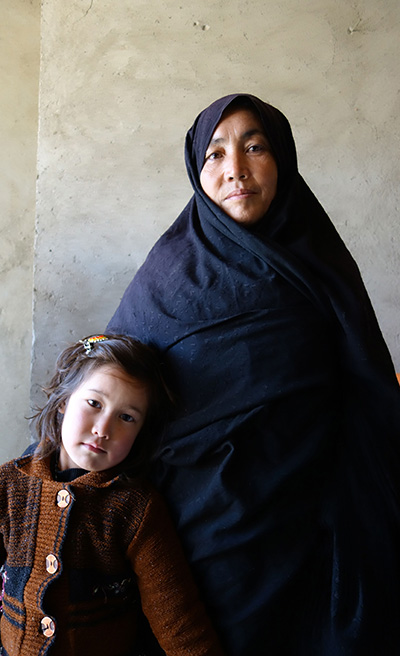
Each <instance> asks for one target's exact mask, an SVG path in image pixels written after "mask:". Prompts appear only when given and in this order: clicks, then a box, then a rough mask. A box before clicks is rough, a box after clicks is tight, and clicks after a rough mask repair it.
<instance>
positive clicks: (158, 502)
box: [0, 456, 222, 656]
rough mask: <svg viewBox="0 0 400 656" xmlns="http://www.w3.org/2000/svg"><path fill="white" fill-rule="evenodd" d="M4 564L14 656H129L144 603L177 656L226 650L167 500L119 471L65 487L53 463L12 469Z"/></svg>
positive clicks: (2, 506)
mask: <svg viewBox="0 0 400 656" xmlns="http://www.w3.org/2000/svg"><path fill="white" fill-rule="evenodd" d="M0 561H1V562H2V563H4V566H3V616H2V618H1V639H2V643H3V650H4V652H3V653H6V654H7V655H8V656H26V655H28V654H29V656H31V655H32V656H33V655H36V654H40V655H41V656H42V655H43V656H44V655H45V654H48V653H50V654H51V656H53V655H54V656H76V655H78V654H82V655H84V656H90V655H92V654H93V655H94V654H95V655H96V656H98V655H99V654H104V655H105V656H123V655H124V656H126V655H127V654H129V653H132V649H133V647H134V644H135V637H136V632H137V612H138V608H139V604H140V601H141V604H142V607H143V610H144V612H145V614H146V616H147V618H148V620H149V622H150V625H151V627H152V630H153V632H154V634H155V636H156V637H157V639H158V641H159V643H160V645H161V646H162V647H163V649H164V650H165V652H166V653H167V654H168V655H169V656H188V655H193V656H201V655H202V656H203V655H206V654H207V655H209V656H221V654H222V650H221V648H220V646H219V642H218V640H217V637H216V635H215V633H214V631H213V629H212V628H211V624H210V622H209V620H208V618H207V617H206V614H205V610H204V607H203V605H202V603H201V602H200V600H199V598H198V594H197V590H196V588H195V586H194V583H193V581H192V578H191V574H190V572H189V568H188V566H187V564H186V562H185V559H184V556H183V553H182V550H181V547H180V544H179V542H178V539H177V537H176V534H175V531H174V529H173V527H172V524H171V521H170V519H169V518H168V514H167V511H166V508H165V506H164V504H163V502H162V499H161V498H160V496H159V495H158V494H157V493H156V492H155V490H153V489H152V488H151V486H150V485H147V484H143V485H136V486H133V485H132V484H130V483H127V482H125V481H124V480H123V479H122V478H121V476H120V475H119V474H118V472H117V471H116V470H115V469H114V470H108V471H105V472H98V473H97V472H90V473H87V474H85V475H82V476H80V477H79V478H76V479H75V480H74V481H73V482H72V483H60V482H58V481H55V480H54V478H53V476H52V474H51V468H50V462H49V459H45V460H37V459H36V458H34V457H33V456H25V457H22V458H19V459H17V460H15V461H12V462H9V463H6V464H5V465H2V466H1V467H0ZM139 597H140V601H139Z"/></svg>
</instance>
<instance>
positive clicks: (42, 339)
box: [21, 0, 400, 401]
mask: <svg viewBox="0 0 400 656" xmlns="http://www.w3.org/2000/svg"><path fill="white" fill-rule="evenodd" d="M21 4H22V3H21ZM399 30H400V4H399V2H398V0H354V1H353V2H350V3H349V2H348V0H308V2H303V3H302V2H300V1H299V0H281V1H280V2H279V3H277V2H275V1H273V0H247V1H246V0H241V2H238V1H237V0H230V1H229V2H228V1H227V0H221V2H218V3H216V2H214V0H203V1H202V0H200V1H199V0H186V1H185V2H177V1H175V0H174V1H173V0H156V1H155V2H148V0H129V1H128V0H119V2H115V1H114V0H69V2H65V1H64V0H43V1H42V26H41V40H42V52H41V87H40V130H39V146H38V176H39V177H38V187H37V210H36V230H37V238H36V248H35V262H34V292H33V308H34V309H33V313H34V316H33V321H34V351H33V353H34V357H33V375H32V399H33V400H34V401H35V400H37V399H39V398H41V397H40V396H39V393H38V385H39V384H40V383H43V382H45V381H46V380H47V378H48V375H49V372H50V371H51V369H52V366H53V361H54V357H55V356H56V354H57V353H58V351H59V350H60V348H62V347H63V346H64V345H65V344H67V343H69V342H70V341H71V340H75V339H76V338H79V337H81V336H83V335H85V334H88V333H91V332H97V331H100V330H103V329H104V327H105V325H106V323H107V321H108V319H109V318H110V316H111V315H112V313H113V311H114V309H115V308H116V306H117V304H118V302H119V299H120V297H121V295H122V293H123V291H124V289H125V287H126V285H127V284H128V282H129V281H130V280H131V278H132V276H133V275H134V273H135V271H136V270H137V268H138V266H139V265H140V264H141V263H142V261H143V259H144V257H145V255H146V253H147V251H148V250H149V248H150V247H151V246H152V244H153V243H154V241H155V240H156V238H157V237H158V236H159V235H160V234H161V233H162V232H163V231H164V230H165V228H166V227H167V226H168V225H169V224H170V223H171V222H172V220H173V219H174V218H175V216H176V215H177V214H178V212H179V211H180V210H181V209H182V208H183V206H184V205H185V204H186V202H187V200H188V199H189V197H190V194H191V190H190V186H189V183H188V181H187V178H186V173H185V169H184V163H183V142H184V136H185V132H186V130H187V129H188V128H189V127H190V125H191V123H192V121H193V119H194V118H195V116H196V115H197V113H198V112H199V111H200V110H201V109H203V107H205V106H206V105H207V104H209V102H211V101H212V100H214V99H215V98H216V97H219V96H221V95H224V94H226V93H231V92H236V91H248V92H251V93H255V94H256V95H259V96H260V97H261V98H263V99H264V100H267V101H269V102H271V103H272V104H274V105H276V106H278V107H279V108H280V109H282V111H283V112H284V113H285V114H286V115H287V116H288V118H289V120H290V122H291V124H292V127H293V132H294V136H295V139H296V143H297V147H298V155H299V167H300V171H301V172H302V174H303V176H304V177H305V179H306V180H307V182H308V183H309V185H310V186H311V188H312V189H313V191H314V192H315V194H316V195H317V197H318V198H319V200H320V201H321V203H322V204H323V205H324V207H325V209H326V210H327V211H328V213H329V215H330V216H331V218H332V220H333V222H334V223H335V225H336V226H337V228H338V229H339V232H340V233H341V235H342V236H343V238H344V240H345V241H346V243H347V245H348V246H349V248H350V250H351V251H352V252H353V254H354V256H355V258H356V260H357V261H358V263H359V266H360V268H361V271H362V274H363V277H364V280H365V283H366V285H367V287H368V290H369V292H370V294H371V297H372V300H373V303H374V306H375V308H376V311H377V314H378V317H379V320H380V323H381V326H382V329H383V331H384V334H385V336H386V338H387V341H388V344H389V348H390V350H391V353H392V355H393V357H394V359H395V363H396V366H397V368H398V369H400V337H399V333H400V327H399V321H398V307H399V300H400V288H399V287H400V286H399V284H398V281H399V279H400V275H399V274H400V260H399V257H398V254H397V251H398V243H399V238H400V225H399V221H398V205H399V195H400V192H399V184H398V180H399V161H398V160H399V158H398V152H399V132H400V130H399V128H400V107H399V66H398V44H399ZM32 168H34V165H33V164H32ZM26 294H27V296H29V290H27V292H26Z"/></svg>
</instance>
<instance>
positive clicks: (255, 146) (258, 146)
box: [248, 144, 264, 153]
mask: <svg viewBox="0 0 400 656" xmlns="http://www.w3.org/2000/svg"><path fill="white" fill-rule="evenodd" d="M248 150H249V151H250V152H251V153H255V152H258V151H259V150H264V146H262V145H261V144H253V145H252V146H249V148H248Z"/></svg>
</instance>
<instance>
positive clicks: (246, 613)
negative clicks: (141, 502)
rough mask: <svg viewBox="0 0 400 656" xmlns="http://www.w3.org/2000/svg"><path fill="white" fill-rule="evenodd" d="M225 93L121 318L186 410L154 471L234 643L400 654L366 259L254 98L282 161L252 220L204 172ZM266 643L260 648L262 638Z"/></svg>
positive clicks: (382, 379)
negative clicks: (241, 217) (358, 260)
mask: <svg viewBox="0 0 400 656" xmlns="http://www.w3.org/2000/svg"><path fill="white" fill-rule="evenodd" d="M236 98H238V96H237V95H231V96H226V97H224V98H221V99H219V100H218V101H216V102H215V103H213V104H212V105H211V106H210V107H208V108H207V109H206V110H204V111H203V112H202V113H201V114H200V115H199V117H198V118H197V119H196V121H195V123H194V125H193V126H192V128H191V129H190V130H189V132H188V134H187V138H186V150H185V157H186V165H187V170H188V174H189V177H190V180H191V183H192V185H193V188H194V196H193V197H192V199H191V200H190V202H189V203H188V205H187V206H186V208H185V209H184V210H183V212H182V214H181V215H180V216H179V217H178V219H177V220H176V221H175V222H174V223H173V225H172V226H171V227H170V228H169V230H167V232H166V233H165V234H164V235H163V236H162V237H161V238H160V239H159V241H158V242H157V243H156V244H155V246H154V247H153V249H152V250H151V252H150V254H149V255H148V257H147V259H146V261H145V263H144V265H143V266H142V267H141V268H140V269H139V271H138V273H137V274H136V276H135V278H134V279H133V281H132V283H131V284H130V285H129V287H128V288H127V290H126V292H125V294H124V297H123V299H122V301H121V304H120V306H119V308H118V309H117V311H116V313H115V315H114V317H113V318H112V320H111V322H110V324H109V326H108V329H107V330H108V331H109V332H110V331H112V332H122V333H127V334H130V335H133V336H134V337H136V338H138V339H141V340H143V341H145V342H150V343H152V344H154V345H156V346H157V347H158V348H159V349H161V350H162V352H163V353H164V356H165V360H166V361H167V362H168V364H169V366H170V369H171V371H172V374H173V377H174V380H175V384H176V386H177V389H178V393H179V397H180V401H181V405H180V409H179V413H178V416H177V418H176V420H175V421H173V422H172V424H171V426H170V427H169V428H168V431H167V434H166V436H165V438H164V441H163V443H162V446H161V449H160V454H159V457H158V459H157V462H156V465H155V467H154V478H155V480H156V482H157V483H158V486H159V487H160V489H161V490H162V492H163V493H164V495H165V496H166V498H167V500H168V502H169V505H170V507H171V510H172V512H173V515H174V518H175V521H176V525H177V527H178V530H179V533H180V535H181V538H182V541H183V543H184V547H185V549H186V553H187V555H188V558H189V559H190V561H191V563H192V568H193V571H194V573H195V575H196V578H197V581H198V584H199V586H200V588H201V590H202V593H203V596H204V598H205V601H206V603H207V605H208V608H209V611H210V613H211V616H212V619H213V620H214V622H215V625H216V627H217V629H218V630H219V632H220V634H221V637H222V639H223V641H224V642H225V645H226V648H227V653H228V654H229V655H230V656H248V655H250V654H259V653H262V654H264V653H265V654H266V655H267V654H268V655H271V656H283V655H286V654H287V655H288V656H292V655H293V656H294V655H296V656H297V655H299V656H300V655H301V656H314V655H315V656H336V655H339V654H345V655H346V656H349V655H352V656H355V655H357V656H368V655H370V656H378V655H379V656H380V655H382V656H392V655H393V656H395V655H396V656H398V654H399V653H400V620H399V617H400V598H399V588H400V577H399V558H400V536H399V517H400V512H399V485H400V452H399V438H400V391H399V387H398V385H397V381H396V378H395V373H394V369H393V365H392V362H391V359H390V356H389V353H388V350H387V348H386V345H385V343H384V340H383V338H382V335H381V332H380V330H379V327H378V324H377V321H376V318H375V315H374V312H373V309H372V307H371V304H370V301H369V299H368V296H367V293H366V290H365V288H364V285H363V283H362V280H361V277H360V274H359V271H358V269H357V266H356V264H355V262H354V261H353V259H352V257H351V255H350V254H349V252H348V251H347V249H346V247H345V246H344V244H343V242H342V241H341V239H340V237H339V235H338V234H337V232H336V230H335V228H334V227H333V225H332V223H331V222H330V220H329V218H328V216H327V215H326V213H325V212H324V210H323V208H322V207H321V206H320V204H319V203H318V201H317V199H316V198H315V196H314V195H313V194H312V192H311V191H310V189H309V188H308V186H307V185H306V183H305V182H304V180H303V179H302V177H301V176H300V174H299V173H298V170H297V160H296V150H295V145H294V141H293V137H292V133H291V129H290V126H289V123H288V121H287V119H286V118H285V117H284V116H283V114H281V112H279V111H278V110H277V109H275V108H273V107H272V106H270V105H267V104H265V103H263V102H262V101H260V100H259V99H258V98H256V97H254V96H249V95H245V96H244V98H246V100H247V102H250V103H252V105H253V106H254V110H255V111H256V112H257V113H258V115H259V116H260V118H261V121H262V123H263V126H264V129H265V132H266V135H267V137H268V139H269V142H270V144H271V147H272V150H273V153H274V155H275V158H276V162H277V166H278V191H277V195H276V198H275V199H274V201H273V203H272V205H271V207H270V209H269V210H268V212H267V214H266V215H265V217H264V218H263V219H262V220H261V221H260V222H258V223H257V224H256V225H255V227H253V228H251V229H247V228H245V227H243V226H241V225H239V224H237V223H235V222H234V221H233V220H232V219H231V218H229V217H228V216H227V215H226V214H225V213H224V212H223V211H222V210H221V209H219V208H218V207H217V206H216V205H215V204H214V203H213V202H212V201H211V200H210V199H209V198H208V197H207V196H206V195H205V193H204V192H203V190H202V189H201V186H200V182H199V174H200V171H201V167H202V164H203V161H204V155H205V151H206V149H207V146H208V143H209V140H210V138H211V136H212V134H213V132H214V130H215V128H216V126H217V124H218V122H219V120H220V119H221V116H222V114H223V112H224V110H225V109H226V108H227V107H228V106H229V105H230V104H231V103H232V101H234V100H235V99H236ZM260 650H261V651H260Z"/></svg>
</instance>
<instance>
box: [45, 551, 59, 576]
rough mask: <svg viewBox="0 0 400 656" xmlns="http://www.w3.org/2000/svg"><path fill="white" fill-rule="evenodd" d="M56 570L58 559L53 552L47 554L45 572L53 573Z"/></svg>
mask: <svg viewBox="0 0 400 656" xmlns="http://www.w3.org/2000/svg"><path fill="white" fill-rule="evenodd" d="M57 570H58V560H57V558H56V557H55V555H54V554H49V555H48V556H47V557H46V572H48V573H49V574H55V573H56V571H57Z"/></svg>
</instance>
